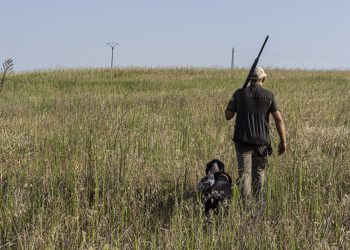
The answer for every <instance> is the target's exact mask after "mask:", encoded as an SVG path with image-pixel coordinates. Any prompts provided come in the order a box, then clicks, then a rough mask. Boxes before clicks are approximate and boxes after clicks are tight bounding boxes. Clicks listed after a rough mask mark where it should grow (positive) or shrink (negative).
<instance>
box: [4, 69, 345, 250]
mask: <svg viewBox="0 0 350 250" xmlns="http://www.w3.org/2000/svg"><path fill="white" fill-rule="evenodd" d="M267 73H268V75H269V78H268V81H267V83H266V87H267V88H268V89H271V90H272V91H273V92H274V93H275V95H276V98H277V102H278V105H279V107H280V110H281V112H282V114H283V117H284V119H285V123H286V126H287V132H288V144H289V150H288V152H287V154H285V155H284V156H283V157H277V156H276V154H274V155H273V156H272V157H271V158H270V163H269V166H268V169H267V175H268V180H267V185H266V190H265V195H266V206H265V207H264V208H259V207H256V208H253V209H252V211H250V212H249V213H246V212H243V211H242V210H241V207H240V198H239V192H238V188H237V187H233V191H234V196H233V198H232V203H231V206H230V209H229V212H228V215H227V216H226V217H224V216H222V215H219V216H218V217H216V219H215V222H214V223H213V224H212V225H211V226H210V227H208V226H206V225H205V224H204V219H203V215H202V212H201V205H200V202H199V199H198V197H197V194H196V193H195V192H193V190H194V188H195V186H196V183H197V182H198V180H199V179H200V178H201V177H202V176H203V174H204V166H205V164H206V162H207V161H209V160H211V159H213V158H219V159H221V160H222V161H223V162H224V163H226V167H227V171H228V172H229V174H230V175H231V176H232V177H233V178H236V177H237V171H236V168H237V166H236V160H235V154H234V149H233V144H232V141H231V137H232V130H233V123H232V122H230V123H228V122H227V121H225V119H224V116H223V112H224V109H225V108H226V104H227V101H228V100H229V98H230V96H231V94H232V93H233V91H234V90H235V89H237V88H239V87H240V86H241V85H242V82H243V81H244V78H245V74H246V71H245V70H234V71H231V70H214V69H191V68H186V69H182V68H179V69H118V70H116V71H113V72H111V71H110V70H106V69H91V70H89V69H86V70H54V71H47V72H31V73H23V74H17V75H12V76H10V78H9V82H8V84H7V85H6V87H5V88H4V90H3V92H2V93H1V99H0V112H1V121H2V122H1V124H2V126H1V130H0V157H1V158H0V200H1V203H0V214H1V220H0V248H5V249H7V248H8V249H11V248H70V249H77V248H89V247H91V248H107V249H108V248H118V249H182V248H183V249H214V248H215V249H238V248H247V249H251V248H285V249H291V248H292V249H295V248H298V249H299V248H302V249H305V248H332V247H334V248H344V249H345V248H349V247H350V212H349V211H350V181H349V180H350V171H349V169H350V164H349V155H350V148H349V144H350V104H349V103H350V100H349V99H350V72H346V71H343V72H341V71H296V70H295V71H287V70H277V69H268V70H267ZM271 126H272V130H273V138H272V139H273V144H274V146H275V148H276V145H277V142H278V138H277V133H276V131H275V129H274V128H273V124H271Z"/></svg>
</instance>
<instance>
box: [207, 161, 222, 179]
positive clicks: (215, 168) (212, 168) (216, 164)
mask: <svg viewBox="0 0 350 250" xmlns="http://www.w3.org/2000/svg"><path fill="white" fill-rule="evenodd" d="M224 171H225V164H224V163H222V162H221V161H220V160H218V159H214V160H212V161H210V162H208V163H207V167H206V168H205V173H206V174H207V175H208V174H214V173H217V172H224Z"/></svg>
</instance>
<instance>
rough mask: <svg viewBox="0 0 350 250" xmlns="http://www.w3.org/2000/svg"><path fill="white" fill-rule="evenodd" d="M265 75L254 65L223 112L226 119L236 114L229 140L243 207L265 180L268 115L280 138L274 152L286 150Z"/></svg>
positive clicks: (269, 147) (259, 192) (269, 150)
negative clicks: (246, 81)
mask: <svg viewBox="0 0 350 250" xmlns="http://www.w3.org/2000/svg"><path fill="white" fill-rule="evenodd" d="M266 76H267V75H266V74H265V72H264V70H263V69H262V68H261V67H256V69H255V71H254V73H253V74H252V76H251V78H250V85H249V87H247V88H242V89H238V90H237V91H236V92H235V93H234V94H233V96H232V98H231V99H230V101H229V103H228V105H227V108H226V111H225V117H226V120H230V119H232V118H233V117H234V115H235V114H237V115H236V124H235V130H234V136H233V141H234V143H235V148H236V154H237V161H238V175H239V184H240V188H241V196H242V198H243V203H244V205H245V207H247V206H248V205H249V203H250V198H251V196H252V195H253V196H254V197H255V199H256V200H257V201H258V200H260V198H261V191H262V189H263V185H264V179H265V167H266V165H267V162H268V160H267V155H268V154H271V153H272V150H271V146H270V144H271V142H270V134H269V115H270V113H271V114H272V117H273V119H274V121H275V125H276V128H277V131H278V135H279V137H280V143H279V146H278V154H279V155H281V154H283V153H284V152H285V151H286V149H287V143H286V132H285V125H284V122H283V119H282V116H281V113H280V112H279V111H278V108H277V104H276V101H275V97H274V95H273V93H272V92H270V91H269V90H267V89H264V88H263V84H264V82H265V79H266Z"/></svg>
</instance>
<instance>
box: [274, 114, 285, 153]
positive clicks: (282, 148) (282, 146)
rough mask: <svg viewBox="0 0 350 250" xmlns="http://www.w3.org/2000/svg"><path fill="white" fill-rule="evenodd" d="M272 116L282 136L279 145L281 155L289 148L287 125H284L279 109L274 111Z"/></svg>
mask: <svg viewBox="0 0 350 250" xmlns="http://www.w3.org/2000/svg"><path fill="white" fill-rule="evenodd" d="M272 116H273V119H274V120H275V124H276V128H277V132H278V135H279V137H280V144H279V145H278V155H281V154H283V153H284V152H286V150H287V142H286V127H285V126H284V122H283V119H282V115H281V113H280V112H279V111H276V112H274V113H272Z"/></svg>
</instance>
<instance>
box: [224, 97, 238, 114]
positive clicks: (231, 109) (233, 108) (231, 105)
mask: <svg viewBox="0 0 350 250" xmlns="http://www.w3.org/2000/svg"><path fill="white" fill-rule="evenodd" d="M236 112H237V92H235V93H234V94H233V95H232V97H231V99H230V101H229V102H228V104H227V108H226V110H225V118H226V120H231V119H232V118H233V117H234V116H235V113H236Z"/></svg>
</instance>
